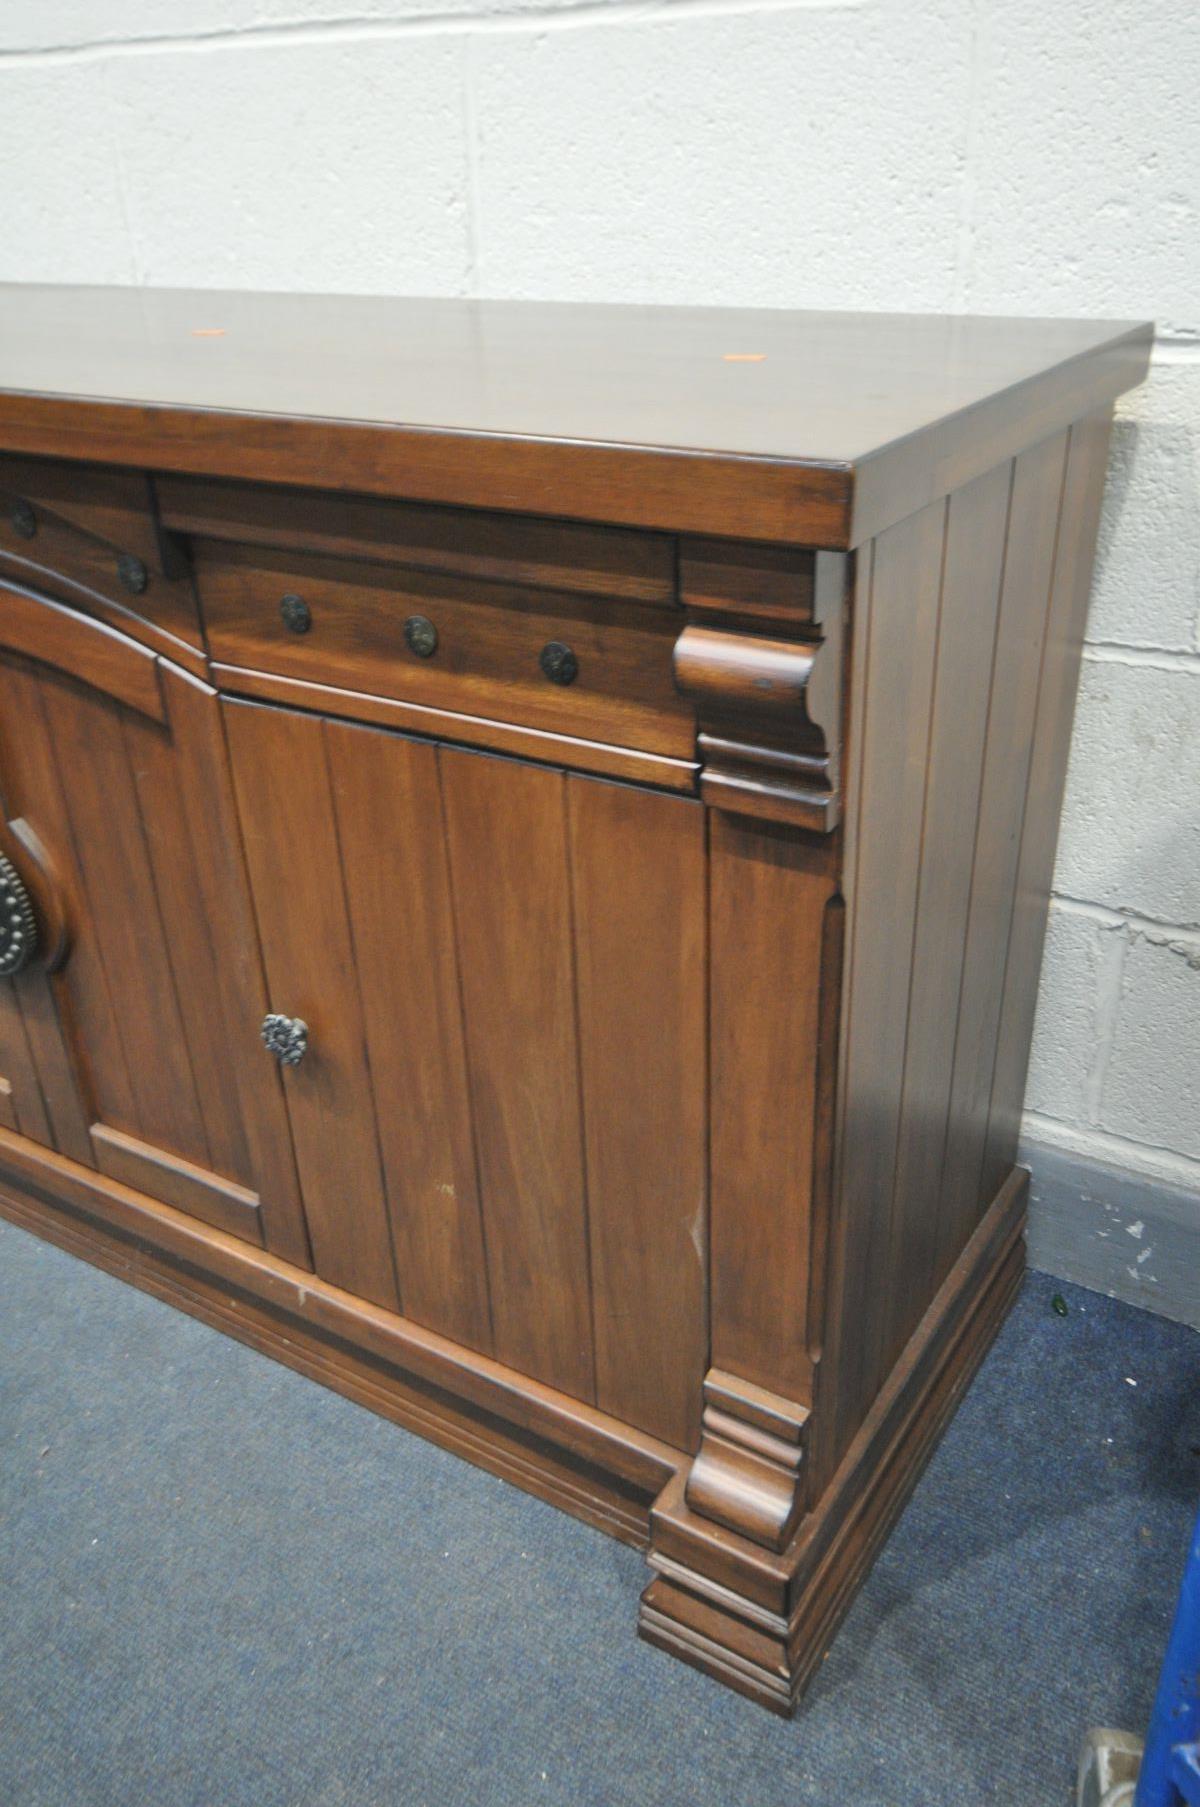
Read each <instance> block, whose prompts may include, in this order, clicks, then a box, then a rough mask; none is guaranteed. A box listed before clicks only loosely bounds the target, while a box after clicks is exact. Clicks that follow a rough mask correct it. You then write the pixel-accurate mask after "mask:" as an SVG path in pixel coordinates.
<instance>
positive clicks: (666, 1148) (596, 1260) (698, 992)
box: [567, 778, 708, 1449]
mask: <svg viewBox="0 0 1200 1807" xmlns="http://www.w3.org/2000/svg"><path fill="white" fill-rule="evenodd" d="M567 809H568V816H569V827H570V870H571V888H572V903H573V919H574V927H575V952H576V982H577V990H578V1005H579V1055H580V1071H581V1079H582V1091H583V1100H584V1110H583V1115H584V1128H585V1144H586V1157H587V1201H588V1228H589V1245H590V1252H591V1283H592V1307H593V1316H594V1322H595V1346H596V1403H597V1405H599V1406H600V1407H601V1408H602V1409H603V1410H605V1411H609V1412H612V1413H614V1415H615V1416H617V1417H618V1418H623V1419H625V1420H626V1421H627V1422H629V1423H631V1424H636V1425H638V1426H639V1427H640V1428H641V1429H642V1430H645V1431H649V1432H651V1433H652V1434H653V1435H655V1436H658V1437H661V1438H662V1439H663V1440H664V1442H666V1443H670V1444H672V1445H674V1446H675V1447H676V1448H678V1449H694V1448H695V1447H696V1445H697V1442H698V1440H699V1429H700V1386H701V1381H702V1378H703V1374H704V1368H705V1365H706V1358H707V1353H708V1300H707V1290H708V1287H707V1280H708V1250H707V1234H708V1196H707V1195H708V1174H707V1165H708V1162H707V1133H706V1132H707V1110H706V1102H705V1071H706V1064H707V1061H706V1045H705V1044H706V1039H707V1035H706V1032H707V1022H706V1018H707V997H706V990H707V971H708V959H707V954H708V946H707V943H708V934H707V928H708V925H707V920H706V917H707V911H706V900H705V820H704V811H703V809H702V808H701V806H700V805H699V804H698V803H688V802H685V801H683V800H682V799H680V798H674V797H654V796H647V795H645V794H644V793H642V792H639V791H636V790H633V789H631V788H629V787H628V786H625V785H615V784H598V783H595V782H594V781H592V780H589V779H580V778H572V779H570V780H569V781H568V784H567Z"/></svg>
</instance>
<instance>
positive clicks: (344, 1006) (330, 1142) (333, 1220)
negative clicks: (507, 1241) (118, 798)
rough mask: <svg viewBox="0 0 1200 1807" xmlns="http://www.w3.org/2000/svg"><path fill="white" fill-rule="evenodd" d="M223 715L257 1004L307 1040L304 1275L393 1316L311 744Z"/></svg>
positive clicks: (335, 889) (344, 951) (291, 723)
mask: <svg viewBox="0 0 1200 1807" xmlns="http://www.w3.org/2000/svg"><path fill="white" fill-rule="evenodd" d="M225 709H226V729H227V732H228V736H229V744H230V749H231V752H232V755H233V771H234V782H235V787H236V791H237V797H238V804H239V808H240V815H241V825H242V838H243V842H244V845H245V850H246V861H247V865H248V867H249V871H250V880H251V885H252V887H253V891H254V900H255V909H256V912H257V917H258V927H259V933H260V935H261V938H262V946H263V954H264V958H265V963H266V972H267V982H268V996H269V1001H270V1006H271V1009H272V1010H273V1011H278V1012H282V1013H283V1014H284V1015H286V1016H295V1017H300V1018H302V1019H303V1021H304V1022H305V1023H306V1024H307V1025H308V1031H309V1048H308V1052H307V1054H306V1055H305V1057H304V1060H303V1061H302V1062H301V1064H300V1065H299V1066H298V1067H290V1068H288V1070H287V1072H286V1073H285V1075H284V1088H285V1092H286V1096H287V1103H288V1114H289V1117H290V1119H291V1125H292V1135H293V1141H294V1146H295V1150H296V1161H297V1166H298V1169H299V1175H300V1184H301V1190H302V1193H303V1198H304V1211H305V1217H306V1219H307V1223H308V1231H309V1237H310V1240H311V1243H312V1252H313V1265H314V1267H315V1269H316V1271H317V1273H318V1274H322V1275H324V1277H325V1278H326V1279H328V1280H332V1281H333V1282H334V1284H335V1285H337V1286H342V1287H345V1288H346V1290H347V1291H349V1292H354V1293H357V1294H358V1295H359V1296H360V1297H362V1298H364V1299H370V1300H371V1301H372V1302H373V1303H374V1304H376V1305H385V1306H389V1307H391V1308H393V1309H395V1308H397V1307H398V1305H399V1299H400V1295H399V1290H398V1286H397V1280H396V1273H395V1266H394V1262H393V1255H392V1244H391V1237H390V1232H389V1225H388V1214H387V1204H386V1199H385V1195H384V1186H383V1175H382V1171H381V1168H380V1152H379V1138H378V1130H377V1126H376V1100H375V1097H374V1093H373V1091H372V1086H371V1075H370V1069H369V1067H368V1063H367V1051H366V1042H365V1030H364V1025H363V1014H362V1003H361V998H360V994H359V989H358V983H357V979H356V976H355V970H354V951H353V945H352V941H351V933H350V925H349V922H348V920H347V914H346V896H345V890H344V886H343V881H342V872H341V865H340V860H339V854H338V841H337V822H336V817H335V813H334V806H333V797H332V793H331V786H330V779H329V770H328V765H327V761H326V753H325V745H324V741H323V739H322V737H321V735H320V733H319V732H318V731H314V724H313V723H312V722H310V721H308V720H306V719H305V718H304V717H303V716H299V715H288V714H284V713H283V712H282V711H277V710H266V709H260V708H257V707H256V706H255V705H253V704H249V703H226V704H225ZM256 1033H257V1028H256ZM258 1051H259V1053H260V1054H261V1057H262V1061H263V1063H267V1062H269V1061H270V1056H269V1055H268V1054H267V1052H266V1050H265V1049H261V1048H260V1049H259V1050H258ZM334 1124H336V1126H337V1133H336V1135H334V1134H331V1133H330V1131H331V1126H332V1125H334Z"/></svg>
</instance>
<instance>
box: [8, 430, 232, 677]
mask: <svg viewBox="0 0 1200 1807" xmlns="http://www.w3.org/2000/svg"><path fill="white" fill-rule="evenodd" d="M0 572H3V573H4V574H6V575H7V576H9V577H11V578H12V579H13V580H14V581H15V582H17V583H19V584H23V585H25V586H27V587H29V588H30V589H34V590H39V591H42V592H44V593H46V594H48V595H51V596H55V597H57V598H59V599H60V600H62V601H64V602H68V603H71V604H73V605H74V606H75V607H78V608H81V609H84V610H86V611H87V612H88V613H89V614H93V615H97V616H99V617H100V618H101V619H102V620H105V621H108V622H110V623H111V625H113V626H114V627H118V628H120V629H122V630H123V631H124V632H126V633H128V634H131V635H132V636H133V637H134V638H135V639H138V640H141V641H143V642H144V643H145V644H147V645H152V646H153V647H154V648H155V650H156V651H159V652H164V653H166V654H167V655H168V656H169V657H171V658H174V659H178V660H180V661H181V662H182V663H184V664H186V665H191V666H193V668H194V667H195V666H196V665H198V664H199V662H200V659H201V654H202V640H201V635H200V623H199V619H198V616H197V612H196V602H195V596H194V594H193V592H192V586H191V583H190V581H189V578H188V574H187V567H186V561H185V559H184V557H183V555H182V553H181V551H180V549H179V548H178V547H177V545H176V544H175V543H174V542H173V541H172V540H171V539H170V538H169V537H167V536H164V535H163V534H162V533H161V532H160V531H159V527H158V523H157V520H156V517H155V512H154V503H153V497H152V492H151V486H150V483H149V480H148V479H147V477H146V476H145V475H144V474H143V473H142V472H139V471H129V470H102V469H98V468H96V467H95V466H89V465H84V464H69V463H64V462H60V461H57V460H54V459H49V458H19V457H7V456H0Z"/></svg>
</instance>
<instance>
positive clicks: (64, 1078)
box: [11, 966, 93, 1166]
mask: <svg viewBox="0 0 1200 1807" xmlns="http://www.w3.org/2000/svg"><path fill="white" fill-rule="evenodd" d="M11 983H12V986H13V991H14V993H15V995H16V1000H17V1005H18V1008H19V1009H20V1012H21V1019H22V1022H23V1023H24V1026H25V1039H26V1043H27V1045H28V1048H29V1054H30V1059H31V1061H32V1064H33V1069H34V1072H35V1073H36V1075H37V1083H38V1086H39V1088H40V1091H41V1095H42V1102H43V1105H44V1108H45V1116H46V1126H45V1127H46V1131H47V1132H48V1133H46V1134H38V1133H37V1132H36V1131H35V1130H34V1129H30V1130H28V1131H27V1132H26V1133H27V1134H29V1135H33V1136H35V1139H36V1140H37V1141H39V1142H45V1143H46V1145H47V1147H49V1148H57V1149H59V1150H61V1152H62V1153H63V1154H65V1155H70V1157H71V1159H72V1160H73V1161H82V1162H83V1163H84V1165H85V1166H91V1165H92V1162H93V1154H92V1143H91V1137H90V1136H89V1134H88V1118H87V1108H86V1105H85V1103H84V1099H83V1094H82V1089H81V1083H80V1075H79V1073H78V1071H77V1069H76V1066H75V1063H74V1062H73V1061H72V1059H71V1054H70V1049H69V1041H68V1037H69V1030H68V1027H67V1024H66V1022H65V1021H64V1016H63V1012H62V1009H61V1008H60V1002H59V995H58V994H57V992H56V989H55V986H54V983H53V981H52V980H51V979H50V978H49V977H48V975H47V974H46V973H45V972H43V971H41V970H40V968H39V967H37V966H33V967H29V968H27V969H26V971H25V972H23V973H20V974H18V976H17V977H16V978H15V979H14V980H12V981H11Z"/></svg>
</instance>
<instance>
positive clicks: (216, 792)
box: [160, 663, 312, 1267]
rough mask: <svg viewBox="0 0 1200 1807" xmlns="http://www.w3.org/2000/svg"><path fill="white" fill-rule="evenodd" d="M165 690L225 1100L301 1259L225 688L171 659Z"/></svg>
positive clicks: (273, 1215) (285, 1244)
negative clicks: (267, 1039)
mask: <svg viewBox="0 0 1200 1807" xmlns="http://www.w3.org/2000/svg"><path fill="white" fill-rule="evenodd" d="M160 671H161V674H162V684H163V695H164V697H165V699H166V704H167V713H168V716H169V718H170V723H171V732H172V735H173V738H174V741H175V746H176V750H177V761H176V778H177V783H178V787H179V792H180V804H181V807H182V812H183V818H184V823H185V825H186V833H187V839H188V844H189V846H190V849H191V858H192V863H193V866H194V869H195V872H196V877H197V894H196V908H197V909H198V910H200V911H201V912H202V913H203V915H204V918H205V921H206V924H207V930H208V940H209V944H210V958H211V960H212V963H213V968H214V972H215V974H216V978H217V981H218V983H217V990H216V997H215V999H214V1003H216V1004H219V1006H220V1011H219V1022H217V1023H216V1024H215V1027H214V1033H216V1034H217V1035H223V1036H224V1038H225V1041H224V1048H225V1053H224V1058H223V1059H222V1060H221V1062H220V1064H221V1067H222V1068H223V1069H224V1075H225V1077H224V1087H223V1090H222V1092H221V1093H219V1094H218V1093H217V1092H215V1091H214V1092H213V1093H212V1095H211V1096H210V1098H209V1101H208V1107H209V1108H210V1109H213V1110H216V1109H218V1108H219V1107H220V1101H221V1100H222V1099H226V1100H228V1099H229V1097H230V1094H232V1104H233V1106H234V1107H235V1110H236V1115H237V1117H238V1121H239V1123H240V1126H241V1131H242V1134H243V1136H244V1138H245V1142H246V1146H247V1151H248V1155H247V1158H248V1161H249V1171H250V1175H251V1176H252V1177H250V1178H249V1179H248V1184H249V1185H250V1187H251V1188H252V1189H253V1190H254V1191H256V1192H257V1193H258V1203H259V1211H260V1213H261V1219H262V1223H261V1230H262V1235H263V1240H264V1243H265V1246H266V1247H267V1248H268V1249H270V1250H271V1252H272V1254H275V1255H280V1256H282V1258H283V1259H284V1260H285V1261H291V1262H294V1263H295V1265H296V1266H297V1267H311V1266H312V1254H311V1251H310V1249H309V1245H308V1233H307V1230H306V1228H305V1224H304V1214H303V1211H302V1209H301V1205H300V1188H299V1183H298V1180H297V1176H296V1162H295V1156H294V1154H293V1150H292V1134H291V1127H290V1125H289V1122H288V1116H287V1105H286V1103H285V1101H284V1096H283V1082H282V1079H281V1077H280V1074H279V1070H278V1068H277V1066H276V1065H275V1063H274V1061H272V1060H270V1059H268V1058H265V1053H266V1051H265V1049H264V1048H263V1046H262V1042H261V1040H260V1037H259V1028H260V1025H261V1023H262V1018H263V1015H264V1013H265V1011H266V1008H267V996H266V979H265V975H264V973H263V967H262V955H261V951H260V947H259V935H258V924H257V921H256V919H255V916H254V911H253V907H252V902H251V898H250V890H249V878H248V874H247V870H246V862H245V859H244V856H243V851H242V842H241V836H240V834H239V833H238V817H237V806H236V803H235V801H234V794H233V780H232V774H231V772H230V766H229V751H228V748H227V747H226V744H225V727H224V712H223V709H222V706H221V702H220V699H219V697H218V696H217V693H216V691H215V690H211V689H210V688H209V687H208V685H206V684H203V683H201V682H200V681H199V680H198V679H197V678H193V677H191V676H189V675H188V674H187V673H186V672H182V671H178V670H177V669H176V668H175V667H174V666H172V665H168V664H166V663H162V664H161V665H160Z"/></svg>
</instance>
